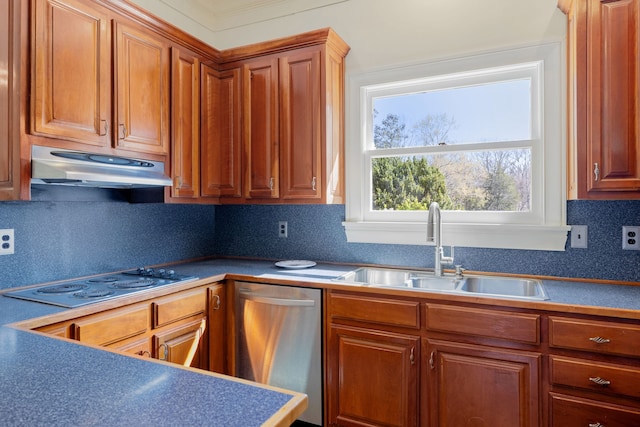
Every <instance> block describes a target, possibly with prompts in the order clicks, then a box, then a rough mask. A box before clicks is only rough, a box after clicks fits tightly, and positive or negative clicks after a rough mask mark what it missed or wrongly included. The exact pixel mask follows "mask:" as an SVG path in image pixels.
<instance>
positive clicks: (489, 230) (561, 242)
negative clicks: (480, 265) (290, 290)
mask: <svg viewBox="0 0 640 427" xmlns="http://www.w3.org/2000/svg"><path fill="white" fill-rule="evenodd" d="M342 225H343V226H344V228H345V232H346V234H347V241H348V242H350V243H388V244H401V245H433V243H427V224H426V223H417V222H413V223H407V222H404V223H400V222H356V221H346V222H343V223H342ZM570 229H571V227H570V226H567V225H565V226H562V225H559V226H536V225H515V224H514V225H511V224H504V225H502V224H442V244H443V246H460V247H470V248H499V249H522V250H542V251H564V250H565V244H566V241H567V234H568V232H569V230H570Z"/></svg>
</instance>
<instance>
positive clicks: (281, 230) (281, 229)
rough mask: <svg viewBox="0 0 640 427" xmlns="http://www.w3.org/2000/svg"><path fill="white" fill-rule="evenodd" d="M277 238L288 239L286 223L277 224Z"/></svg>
mask: <svg viewBox="0 0 640 427" xmlns="http://www.w3.org/2000/svg"><path fill="white" fill-rule="evenodd" d="M278 237H289V227H288V225H287V221H280V222H278Z"/></svg>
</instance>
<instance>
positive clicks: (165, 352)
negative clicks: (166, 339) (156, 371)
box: [158, 343, 169, 360]
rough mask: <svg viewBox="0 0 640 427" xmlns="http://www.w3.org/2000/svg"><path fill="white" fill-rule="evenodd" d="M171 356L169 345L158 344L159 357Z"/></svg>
mask: <svg viewBox="0 0 640 427" xmlns="http://www.w3.org/2000/svg"><path fill="white" fill-rule="evenodd" d="M168 358H169V347H167V345H166V344H165V343H162V344H160V345H159V346H158V359H160V360H167V359H168Z"/></svg>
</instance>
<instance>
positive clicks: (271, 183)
mask: <svg viewBox="0 0 640 427" xmlns="http://www.w3.org/2000/svg"><path fill="white" fill-rule="evenodd" d="M269 190H271V191H273V177H271V178H269Z"/></svg>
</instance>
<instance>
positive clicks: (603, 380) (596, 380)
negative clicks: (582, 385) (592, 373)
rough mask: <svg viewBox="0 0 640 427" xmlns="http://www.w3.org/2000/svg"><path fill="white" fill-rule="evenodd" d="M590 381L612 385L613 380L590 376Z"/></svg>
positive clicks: (602, 384)
mask: <svg viewBox="0 0 640 427" xmlns="http://www.w3.org/2000/svg"><path fill="white" fill-rule="evenodd" d="M589 381H591V382H592V383H595V384H598V385H601V386H608V385H611V381H609V380H605V379H604V378H600V377H590V378H589Z"/></svg>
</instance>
